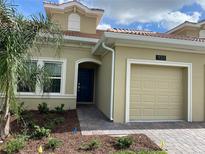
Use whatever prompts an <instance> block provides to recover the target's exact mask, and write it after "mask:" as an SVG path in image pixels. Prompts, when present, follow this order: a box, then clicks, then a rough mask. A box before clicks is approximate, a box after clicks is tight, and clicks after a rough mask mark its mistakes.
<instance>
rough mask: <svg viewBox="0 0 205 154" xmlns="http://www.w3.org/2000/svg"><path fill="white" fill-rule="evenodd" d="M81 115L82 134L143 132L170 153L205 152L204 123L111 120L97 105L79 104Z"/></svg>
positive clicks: (188, 153) (79, 114) (190, 153)
mask: <svg viewBox="0 0 205 154" xmlns="http://www.w3.org/2000/svg"><path fill="white" fill-rule="evenodd" d="M78 118H79V121H80V127H81V132H82V134H83V135H104V134H108V135H116V134H117V135H121V134H136V133H143V134H146V135H147V136H149V137H150V138H151V139H152V140H153V141H154V142H155V143H157V144H158V145H160V142H162V141H163V142H164V143H165V146H164V149H166V150H168V153H170V154H181V153H182V154H202V153H203V154H204V153H205V123H188V122H170V123H129V124H116V123H112V122H109V121H108V120H107V119H105V117H104V116H103V115H102V114H101V113H100V112H99V111H98V110H97V109H96V108H95V107H94V106H80V107H78Z"/></svg>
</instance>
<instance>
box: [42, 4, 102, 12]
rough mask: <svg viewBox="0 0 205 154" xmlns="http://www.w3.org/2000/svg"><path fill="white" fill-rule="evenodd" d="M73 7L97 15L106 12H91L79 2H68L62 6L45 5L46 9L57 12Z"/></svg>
mask: <svg viewBox="0 0 205 154" xmlns="http://www.w3.org/2000/svg"><path fill="white" fill-rule="evenodd" d="M71 6H77V7H79V8H82V9H83V10H85V12H86V13H97V14H102V13H103V12H104V11H101V10H91V9H89V8H88V7H86V6H83V5H81V4H79V3H77V2H68V3H65V4H60V5H53V4H48V3H45V4H44V7H45V8H51V9H57V10H64V9H65V8H67V7H71Z"/></svg>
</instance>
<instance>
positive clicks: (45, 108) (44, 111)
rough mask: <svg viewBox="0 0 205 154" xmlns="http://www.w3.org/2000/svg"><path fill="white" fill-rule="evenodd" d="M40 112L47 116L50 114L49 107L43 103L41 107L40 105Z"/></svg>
mask: <svg viewBox="0 0 205 154" xmlns="http://www.w3.org/2000/svg"><path fill="white" fill-rule="evenodd" d="M38 111H39V112H40V113H45V114H47V113H48V112H49V108H48V105H47V104H46V103H45V102H43V103H42V104H39V105H38Z"/></svg>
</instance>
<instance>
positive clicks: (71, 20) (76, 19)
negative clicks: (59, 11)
mask: <svg viewBox="0 0 205 154" xmlns="http://www.w3.org/2000/svg"><path fill="white" fill-rule="evenodd" d="M68 30H70V31H78V32H79V31H80V15H79V14H77V13H71V14H69V16H68Z"/></svg>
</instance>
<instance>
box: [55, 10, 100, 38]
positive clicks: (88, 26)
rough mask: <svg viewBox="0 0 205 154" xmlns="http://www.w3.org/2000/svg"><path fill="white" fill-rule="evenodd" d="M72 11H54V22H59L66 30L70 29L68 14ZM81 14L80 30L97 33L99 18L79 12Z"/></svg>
mask: <svg viewBox="0 0 205 154" xmlns="http://www.w3.org/2000/svg"><path fill="white" fill-rule="evenodd" d="M71 13H72V12H69V13H53V14H52V15H51V19H52V20H53V21H54V23H56V24H58V25H59V26H60V28H61V29H62V30H64V31H67V30H68V22H69V21H68V16H69V15H70V14H71ZM77 14H78V15H80V32H82V33H89V34H96V24H97V18H95V17H88V16H85V15H83V14H80V13H77Z"/></svg>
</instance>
